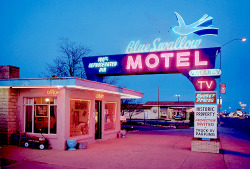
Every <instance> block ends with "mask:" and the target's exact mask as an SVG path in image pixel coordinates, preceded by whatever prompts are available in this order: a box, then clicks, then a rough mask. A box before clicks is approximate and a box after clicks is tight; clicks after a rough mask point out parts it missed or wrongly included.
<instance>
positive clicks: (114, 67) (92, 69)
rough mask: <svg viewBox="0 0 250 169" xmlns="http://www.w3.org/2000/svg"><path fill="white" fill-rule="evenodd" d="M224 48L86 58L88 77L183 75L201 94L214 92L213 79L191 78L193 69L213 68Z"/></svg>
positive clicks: (214, 83) (84, 61)
mask: <svg viewBox="0 0 250 169" xmlns="http://www.w3.org/2000/svg"><path fill="white" fill-rule="evenodd" d="M219 51H220V48H219V47H215V48H203V49H188V50H176V51H163V52H148V53H135V54H120V55H107V56H95V57H83V64H84V68H85V71H86V74H87V76H89V77H88V78H89V79H91V78H93V77H95V76H99V77H100V76H107V75H134V74H156V73H161V74H162V73H182V74H183V75H184V76H186V77H187V78H188V79H189V80H190V81H191V82H192V83H193V85H194V87H195V89H196V90H197V91H212V90H214V89H215V87H216V81H215V80H214V77H213V76H210V77H199V76H190V75H189V71H190V70H197V69H198V70H200V69H213V68H214V67H215V58H216V55H217V54H218V53H219Z"/></svg>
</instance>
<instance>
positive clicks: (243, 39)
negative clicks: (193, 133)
mask: <svg viewBox="0 0 250 169" xmlns="http://www.w3.org/2000/svg"><path fill="white" fill-rule="evenodd" d="M235 40H241V41H242V42H245V41H246V40H247V38H235V39H232V40H230V41H228V42H227V43H224V44H223V45H222V46H221V48H222V47H223V46H226V45H227V44H229V43H231V42H233V41H235ZM220 70H221V51H220ZM219 81H220V88H219V120H218V124H220V98H221V91H220V89H221V75H220V79H219Z"/></svg>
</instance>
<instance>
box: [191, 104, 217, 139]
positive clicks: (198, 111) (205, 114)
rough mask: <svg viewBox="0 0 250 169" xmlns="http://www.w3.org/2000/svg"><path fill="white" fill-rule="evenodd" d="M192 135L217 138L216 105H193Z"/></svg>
mask: <svg viewBox="0 0 250 169" xmlns="http://www.w3.org/2000/svg"><path fill="white" fill-rule="evenodd" d="M194 137H196V138H214V139H216V138H217V106H216V105H198V104H196V105H195V116H194Z"/></svg>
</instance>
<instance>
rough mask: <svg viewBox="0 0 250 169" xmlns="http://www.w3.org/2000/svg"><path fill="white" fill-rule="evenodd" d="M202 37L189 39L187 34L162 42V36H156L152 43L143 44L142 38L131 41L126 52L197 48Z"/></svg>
mask: <svg viewBox="0 0 250 169" xmlns="http://www.w3.org/2000/svg"><path fill="white" fill-rule="evenodd" d="M201 42H202V40H201V39H195V40H188V39H187V36H183V37H178V38H177V39H176V41H172V42H161V38H156V39H155V40H154V41H153V42H152V44H150V43H148V44H141V42H140V40H137V41H136V42H135V41H130V42H129V44H128V46H127V48H126V51H125V53H144V52H160V51H167V50H180V49H195V48H198V47H199V46H200V44H201Z"/></svg>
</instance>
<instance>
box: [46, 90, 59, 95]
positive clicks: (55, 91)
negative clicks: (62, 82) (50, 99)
mask: <svg viewBox="0 0 250 169" xmlns="http://www.w3.org/2000/svg"><path fill="white" fill-rule="evenodd" d="M59 93H60V91H59V90H53V89H51V90H47V94H48V95H58V94H59Z"/></svg>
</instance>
